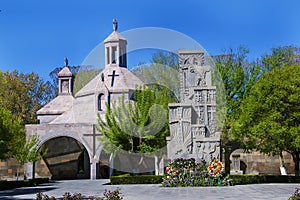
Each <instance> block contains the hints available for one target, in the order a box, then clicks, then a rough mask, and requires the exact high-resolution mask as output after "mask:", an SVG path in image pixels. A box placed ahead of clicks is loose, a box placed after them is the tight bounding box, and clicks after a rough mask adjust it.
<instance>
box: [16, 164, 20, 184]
mask: <svg viewBox="0 0 300 200" xmlns="http://www.w3.org/2000/svg"><path fill="white" fill-rule="evenodd" d="M20 166H21V165H20V164H18V167H17V181H18V180H19V176H20Z"/></svg>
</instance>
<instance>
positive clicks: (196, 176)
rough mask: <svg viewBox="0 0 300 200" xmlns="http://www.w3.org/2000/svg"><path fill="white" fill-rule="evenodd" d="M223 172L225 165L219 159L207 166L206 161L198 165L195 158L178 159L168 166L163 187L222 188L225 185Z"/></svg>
mask: <svg viewBox="0 0 300 200" xmlns="http://www.w3.org/2000/svg"><path fill="white" fill-rule="evenodd" d="M223 172H224V165H223V163H222V162H220V161H219V160H217V159H214V160H212V161H211V162H210V163H208V164H207V163H206V162H205V161H202V162H200V163H196V162H195V159H194V158H190V159H183V158H178V159H175V160H174V161H173V162H172V163H170V164H169V165H168V166H167V168H166V171H165V176H164V178H163V182H162V186H164V187H189V186H221V185H224V179H223Z"/></svg>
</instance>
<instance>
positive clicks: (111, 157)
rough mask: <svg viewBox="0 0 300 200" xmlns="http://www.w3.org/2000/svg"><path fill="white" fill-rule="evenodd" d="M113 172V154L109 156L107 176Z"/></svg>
mask: <svg viewBox="0 0 300 200" xmlns="http://www.w3.org/2000/svg"><path fill="white" fill-rule="evenodd" d="M113 172H114V154H112V153H111V154H110V156H109V176H112V175H113Z"/></svg>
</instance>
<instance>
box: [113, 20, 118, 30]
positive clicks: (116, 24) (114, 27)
mask: <svg viewBox="0 0 300 200" xmlns="http://www.w3.org/2000/svg"><path fill="white" fill-rule="evenodd" d="M113 29H114V31H117V30H118V21H117V19H114V20H113Z"/></svg>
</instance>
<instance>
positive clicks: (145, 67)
mask: <svg viewBox="0 0 300 200" xmlns="http://www.w3.org/2000/svg"><path fill="white" fill-rule="evenodd" d="M178 69H179V58H178V55H177V54H175V53H172V52H164V51H158V52H157V53H154V54H153V55H152V58H151V60H150V64H140V65H139V66H138V68H135V69H134V70H133V73H134V74H135V75H136V76H137V77H139V78H140V79H141V80H142V81H143V83H144V84H148V85H149V84H150V85H152V84H159V85H162V86H164V87H167V88H169V90H171V91H173V94H174V95H175V96H176V99H175V101H178V99H179V88H180V87H179V84H180V82H179V72H178Z"/></svg>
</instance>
